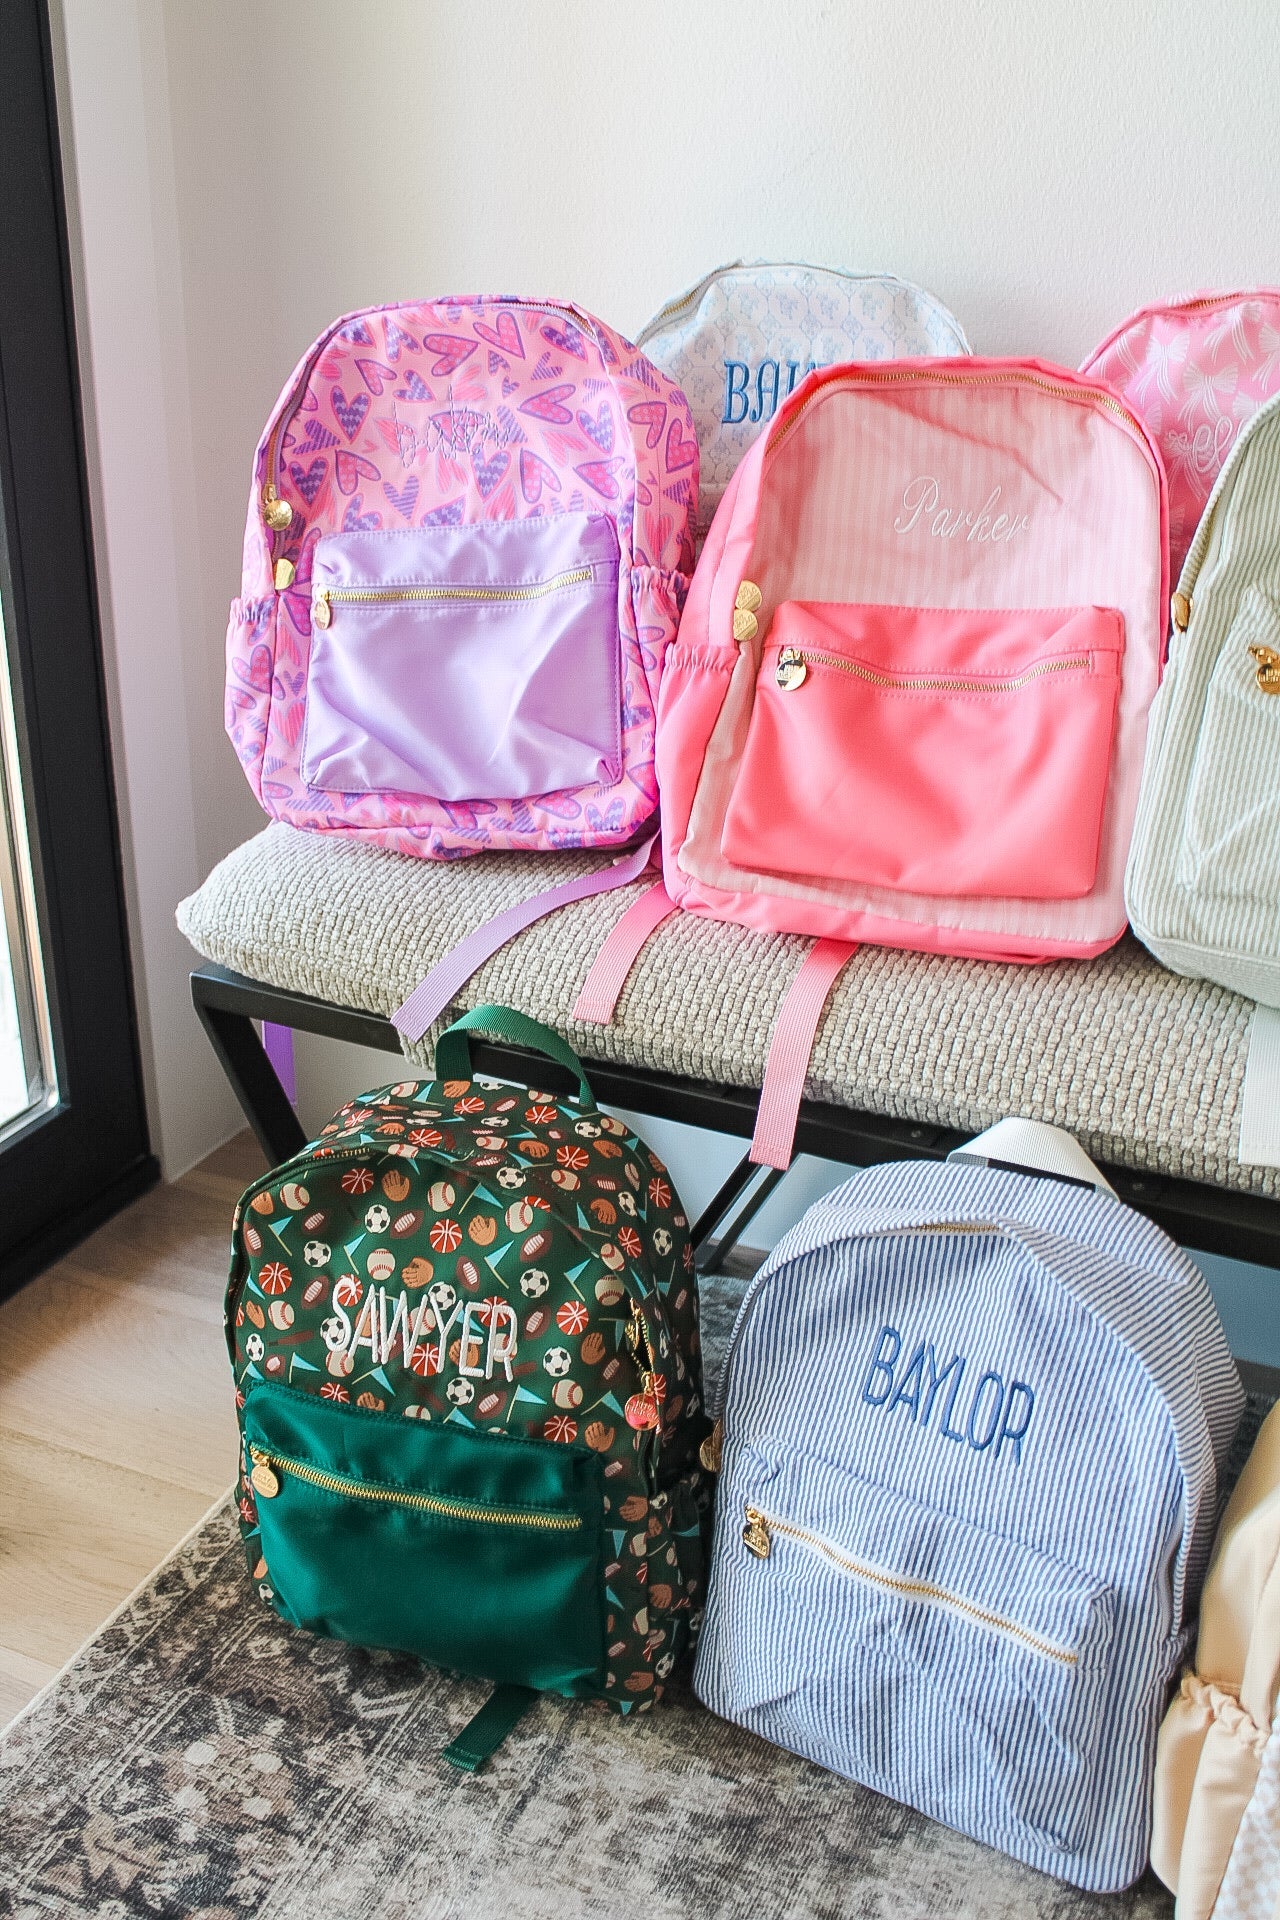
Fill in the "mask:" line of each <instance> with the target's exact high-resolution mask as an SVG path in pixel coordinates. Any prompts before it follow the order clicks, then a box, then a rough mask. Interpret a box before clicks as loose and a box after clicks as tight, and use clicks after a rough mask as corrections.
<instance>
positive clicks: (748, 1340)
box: [694, 1165, 1243, 1891]
mask: <svg viewBox="0 0 1280 1920" xmlns="http://www.w3.org/2000/svg"><path fill="white" fill-rule="evenodd" d="M1242 1407H1243V1395H1242V1392H1241V1388H1240V1382H1239V1378H1238V1375H1237V1373H1236V1369H1235V1365H1234V1362H1233V1361H1232V1359H1231V1356H1230V1353H1229V1351H1228V1348H1227V1345H1226V1340H1225V1337H1224V1335H1223V1332H1222V1327H1221V1324H1220V1322H1219V1320H1218V1316H1217V1312H1216V1310H1215V1308H1214V1305H1213V1302H1212V1299H1211V1297H1210V1295H1209V1292H1208V1289H1207V1287H1206V1286H1205V1283H1204V1280H1203V1277H1202V1276H1201V1274H1200V1272H1199V1270H1198V1269H1197V1268H1196V1267H1195V1266H1194V1265H1193V1264H1192V1262H1191V1261H1190V1260H1188V1259H1187V1258H1186V1256H1185V1255H1184V1254H1182V1253H1181V1252H1180V1251H1179V1250H1178V1249H1177V1248H1176V1247H1175V1246H1174V1245H1173V1243H1172V1242H1171V1241H1170V1240H1168V1239H1167V1238H1166V1237H1165V1235H1164V1234H1162V1233H1161V1232H1160V1231H1159V1229H1158V1228H1156V1227H1154V1226H1153V1225H1152V1224H1151V1223H1150V1222H1149V1221H1147V1220H1146V1219H1144V1218H1142V1217H1141V1216H1139V1215H1137V1214H1134V1213H1132V1212H1131V1211H1130V1210H1129V1209H1128V1208H1126V1207H1124V1206H1123V1205H1122V1204H1121V1203H1120V1202H1119V1201H1118V1200H1115V1199H1114V1198H1112V1197H1110V1196H1107V1195H1103V1194H1100V1193H1095V1192H1091V1191H1087V1190H1085V1189H1083V1188H1080V1187H1076V1186H1071V1185H1065V1184H1063V1183H1061V1182H1059V1181H1053V1180H1045V1179H1036V1178H1032V1177H1029V1176H1026V1175H1023V1174H1017V1173H1006V1172H1001V1171H998V1170H995V1169H989V1168H976V1167H965V1166H934V1165H924V1166H918V1165H891V1166H886V1167H878V1168H872V1169H870V1170H868V1171H866V1172H863V1173H859V1174H857V1175H855V1176H854V1178H853V1179H851V1180H849V1181H847V1182H846V1183H845V1185H844V1186H842V1187H840V1188H838V1189H837V1190H836V1191H835V1192H834V1193H832V1194H830V1195H828V1196H827V1197H826V1199H824V1200H823V1201H821V1202H819V1203H818V1205H816V1206H815V1207H813V1208H811V1209H810V1211H809V1212H808V1213H807V1214H806V1215H805V1216H804V1218H803V1220H801V1221H800V1223H799V1225H798V1226H796V1227H795V1228H794V1229H793V1230H792V1232H791V1233H789V1234H788V1235H787V1236H786V1238H785V1239H784V1240H783V1241H781V1243H780V1244H779V1246H778V1247H777V1248H776V1250H775V1252H774V1253H773V1255H772V1256H771V1257H770V1259H769V1261H768V1262H767V1263H766V1265H765V1267H764V1268H763V1269H762V1271H761V1273H760V1275H759V1277H758V1279H757V1280H756V1282H755V1283H754V1285H753V1286H752V1288H751V1289H750V1291H749V1293H748V1295H747V1297H746V1299H745V1301H744V1303H743V1307H742V1310H741V1313H740V1315H739V1318H738V1323H737V1326H736V1327H735V1330H734V1334H733V1339H732V1342H731V1345H730V1349H729V1357H728V1360H727V1363H726V1370H725V1385H724V1388H723V1389H722V1395H721V1417H722V1421H723V1455H722V1469H721V1476H720V1486H719V1493H718V1497H717V1509H716V1534H715V1545H714V1551H713V1559H712V1574H711V1585H710V1592H709V1595H708V1607H707V1616H706V1623H705V1626H704V1629H703V1634H702V1639H701V1642H700V1646H699V1652H698V1661H697V1668H696V1672H695V1680H694V1684H695V1688H696V1691H697V1692H698V1694H699V1696H700V1697H701V1698H702V1699H703V1700H704V1701H705V1702H706V1704H707V1705H708V1706H709V1707H711V1708H712V1709H713V1710H714V1711H715V1712H717V1713H720V1714H722V1715H724V1717H725V1718H727V1719H731V1720H735V1721H738V1722H740V1723H741V1724H742V1725H744V1726H747V1727H750V1728H751V1729H753V1730H754V1731H755V1732H757V1733H759V1734H762V1735H763V1736H764V1737H765V1738H766V1739H769V1740H773V1741H775V1742H777V1743H778V1744H779V1745H780V1746H785V1747H789V1748H791V1749H792V1750H794V1751H795V1752H797V1753H801V1754H804V1755H806V1756H807V1757H808V1758H810V1759H812V1760H816V1761H818V1762H820V1763H821V1764H822V1765H823V1766H826V1767H830V1768H832V1769H834V1770H835V1771H836V1772H839V1773H842V1774H845V1775H847V1776H849V1777H850V1778H852V1779H855V1780H858V1781H861V1782H862V1783H864V1784H865V1785H867V1786H870V1787H873V1788H875V1789H877V1790H878V1791H880V1792H882V1793H885V1794H889V1795H892V1796H893V1797H895V1798H897V1799H899V1800H904V1801H906V1802H908V1803H909V1804H910V1805H912V1806H914V1807H917V1808H919V1809H920V1810H921V1811H922V1812H924V1813H926V1814H929V1815H931V1816H932V1817H933V1818H935V1819H937V1820H941V1821H944V1822H945V1823H946V1824H947V1825H949V1826H952V1827H956V1828H958V1829H960V1830H961V1831H962V1832H965V1833H968V1834H970V1835H972V1836H973V1837H974V1838H975V1839H978V1840H981V1841H984V1842H986V1843H987V1844H988V1845H991V1846H995V1847H1000V1848H1003V1849H1004V1850H1005V1851H1006V1852H1008V1853H1010V1854H1012V1855H1013V1856H1014V1857H1015V1858H1017V1859H1019V1860H1023V1861H1025V1862H1027V1863H1028V1864H1030V1865H1031V1866H1034V1867H1038V1868H1041V1869H1042V1870H1043V1871H1045V1872H1047V1873H1052V1874H1056V1875H1058V1876H1059V1877H1061V1878H1062V1879H1065V1880H1069V1881H1072V1882H1073V1883H1074V1884H1075V1885H1077V1886H1080V1887H1084V1888H1087V1889H1091V1890H1094V1891H1109V1890H1114V1889H1117V1888H1120V1887H1123V1886H1126V1885H1128V1884H1129V1883H1130V1882H1131V1881H1133V1880H1134V1879H1136V1878H1137V1876H1138V1875H1139V1874H1140V1873H1141V1871H1142V1869H1143V1867H1144V1865H1145V1863H1146V1858H1147V1846H1148V1837H1149V1828H1150V1818H1151V1781H1152V1771H1153V1766H1154V1760H1155V1743H1156V1734H1157V1731H1158V1728H1159V1724H1160V1718H1161V1715H1162V1713H1163V1711H1164V1708H1165V1704H1166V1701H1167V1696H1168V1689H1169V1685H1170V1683H1171V1681H1172V1680H1173V1678H1174V1677H1175V1675H1176V1674H1177V1672H1178V1669H1179V1666H1180V1663H1181V1661H1182V1658H1183V1655H1184V1652H1185V1650H1186V1647H1187V1641H1188V1631H1189V1624H1190V1616H1191V1614H1192V1612H1193V1609H1194V1604H1195V1598H1196V1594H1197V1592H1198V1588H1199V1584H1200V1581H1201V1579H1202V1576H1203V1573H1204V1568H1205V1563H1206V1560H1207V1556H1208V1551H1209V1547H1210V1544H1211V1540H1212V1534H1213V1526H1214V1520H1215V1500H1216V1488H1217V1476H1218V1472H1219V1469H1220V1467H1221V1465H1222V1462H1223V1460H1224V1459H1225V1456H1226V1452H1227V1449H1228V1447H1229V1445H1230V1442H1231V1439H1232V1436H1233V1434H1234V1431H1235V1427H1236V1424H1237V1422H1238V1419H1239V1416H1240V1412H1241V1409H1242Z"/></svg>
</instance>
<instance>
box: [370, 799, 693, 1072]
mask: <svg viewBox="0 0 1280 1920" xmlns="http://www.w3.org/2000/svg"><path fill="white" fill-rule="evenodd" d="M657 844H658V836H657V834H656V832H655V833H651V834H649V835H648V836H647V837H646V838H645V839H644V840H642V841H641V842H640V844H639V846H637V847H633V848H631V849H630V851H628V852H627V853H624V854H621V855H620V856H619V857H618V859H616V860H615V861H614V862H613V864H612V866H608V867H601V868H600V869H598V871H597V872H595V873H581V874H579V875H578V877H577V879H576V880H566V881H564V882H563V883H562V885H560V886H558V887H549V888H548V889H547V890H546V892H545V893H535V894H533V895H532V896H531V898H530V899H528V900H521V901H519V902H518V903H517V905H515V906H514V907H508V908H507V909H506V911H505V912H503V913H496V914H495V915H494V917H493V919H492V920H486V921H485V922H484V923H483V924H482V925H481V926H478V927H476V928H475V930H474V931H473V932H471V933H469V934H467V935H466V937H465V939H462V940H459V942H458V944H457V946H456V947H453V948H452V949H451V950H450V951H449V952H448V953H446V955H445V956H444V959H443V960H439V961H437V962H436V964H435V966H434V967H432V969H431V971H430V973H429V974H428V975H427V976H426V978H425V979H424V980H421V981H420V982H419V983H418V985H417V986H416V987H415V988H414V990H413V992H412V993H411V994H410V995H409V998H408V999H407V1000H406V1001H405V1002H404V1004H403V1005H402V1006H399V1007H397V1008H396V1010H395V1012H394V1013H393V1014H392V1016H391V1024H392V1026H393V1027H395V1029H396V1031H397V1032H398V1033H400V1034H401V1035H402V1036H403V1038H404V1039H406V1040H409V1041H414V1040H421V1038H422V1036H423V1034H424V1033H426V1032H427V1030H428V1029H429V1028H430V1027H432V1026H434V1025H435V1023H436V1021H437V1020H438V1019H439V1018H440V1015H441V1014H442V1013H443V1012H444V1010H445V1008H446V1007H447V1006H448V1005H449V1003H450V1002H451V1001H452V1000H453V999H454V998H455V997H456V995H457V993H458V991H459V989H460V988H461V987H463V986H465V985H466V983H467V981H468V980H469V979H470V978H471V976H472V974H473V973H475V972H477V971H478V969H479V968H480V967H482V966H483V965H484V963H485V961H486V960H491V959H492V958H493V956H494V954H495V953H497V951H498V949H499V948H500V947H504V946H505V945H506V943H507V941H508V940H512V939H514V938H515V936H516V934H518V933H523V932H524V930H525V928H526V927H531V926H532V925H533V923H534V921H535V920H541V919H543V918H544V917H545V915H547V914H548V913H554V912H555V910H556V908H557V907H568V906H571V905H572V904H573V902H574V901H575V900H590V899H591V898H592V897H593V895H595V894H597V893H609V892H611V891H612V889H613V888H614V887H625V886H627V885H629V884H630V882H631V881H632V880H638V879H639V878H640V876H641V874H642V873H643V872H644V871H645V869H646V868H647V867H648V865H649V863H650V861H651V859H652V858H653V853H654V849H655V848H656V846H657ZM623 917H624V919H625V917H626V916H625V915H624V916H623ZM607 944H608V943H607V942H606V945H607ZM601 951H602V953H603V949H602V950H601ZM597 964H598V962H597ZM619 985H621V983H619ZM615 997H616V996H615Z"/></svg>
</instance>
